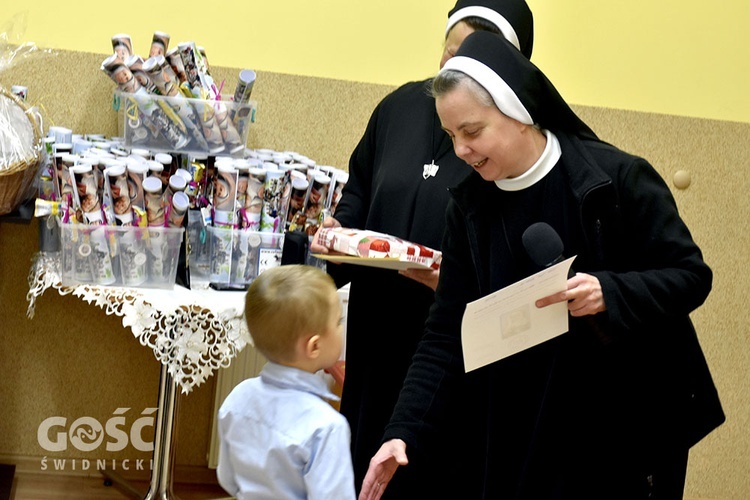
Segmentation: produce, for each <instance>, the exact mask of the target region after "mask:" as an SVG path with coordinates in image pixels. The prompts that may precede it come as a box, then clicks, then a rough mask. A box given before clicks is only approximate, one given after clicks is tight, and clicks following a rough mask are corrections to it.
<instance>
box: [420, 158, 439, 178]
mask: <svg viewBox="0 0 750 500" xmlns="http://www.w3.org/2000/svg"><path fill="white" fill-rule="evenodd" d="M439 168H440V166H439V165H435V160H432V161H431V162H430V163H429V164H427V163H425V164H424V170H423V171H422V178H423V179H424V180H427V178H428V177H435V174H437V171H438V169H439Z"/></svg>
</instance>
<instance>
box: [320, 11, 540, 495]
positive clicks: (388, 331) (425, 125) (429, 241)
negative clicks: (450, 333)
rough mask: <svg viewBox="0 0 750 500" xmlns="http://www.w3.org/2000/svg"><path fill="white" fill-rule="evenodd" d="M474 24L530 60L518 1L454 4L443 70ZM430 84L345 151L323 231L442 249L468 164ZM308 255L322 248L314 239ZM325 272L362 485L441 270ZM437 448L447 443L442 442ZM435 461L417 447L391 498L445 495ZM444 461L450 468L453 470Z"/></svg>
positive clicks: (529, 38) (529, 25) (393, 102)
mask: <svg viewBox="0 0 750 500" xmlns="http://www.w3.org/2000/svg"><path fill="white" fill-rule="evenodd" d="M477 30H487V31H493V32H496V33H499V34H502V35H503V36H504V37H506V38H508V39H509V40H510V43H511V44H512V46H513V47H514V50H517V51H518V52H519V54H523V55H522V57H530V56H531V52H532V45H533V39H534V37H533V17H532V13H531V10H530V9H529V7H528V5H527V4H526V2H525V1H524V0H459V1H458V2H457V3H456V5H455V6H454V8H453V9H451V11H450V12H449V13H448V21H447V23H446V27H445V36H446V40H445V48H444V53H443V56H442V60H441V66H442V65H443V64H444V63H445V61H446V60H448V59H449V58H450V57H451V56H453V54H454V53H455V51H456V50H457V48H458V46H459V45H460V43H461V42H462V41H463V39H464V38H465V37H466V34H467V33H469V32H473V31H477ZM430 84H431V80H423V81H417V82H410V83H407V84H405V85H402V86H401V87H399V88H398V89H396V90H394V91H393V92H392V93H390V94H389V95H387V96H386V97H385V98H384V99H383V100H382V101H381V102H380V103H379V104H378V106H377V108H376V109H375V110H374V111H373V113H372V116H371V117H370V120H369V123H368V125H367V129H366V131H365V133H364V135H363V137H362V139H361V140H360V142H359V144H358V145H357V147H356V149H355V150H354V152H353V153H352V155H351V159H350V161H349V180H348V182H347V184H346V187H345V188H344V190H343V194H342V198H341V201H340V202H339V204H338V205H337V207H336V211H335V213H334V214H333V217H331V218H328V219H326V220H325V221H324V223H323V225H324V226H325V227H329V226H344V227H350V228H358V229H369V230H373V231H378V232H382V233H387V234H391V235H393V236H396V237H398V238H402V239H405V240H408V241H412V242H415V243H419V244H422V245H425V246H428V247H431V248H436V249H438V248H439V247H440V241H441V238H442V235H443V227H444V224H443V222H444V213H445V207H446V205H447V203H448V188H449V187H451V186H455V185H456V184H458V183H459V182H460V181H461V180H462V179H463V178H464V177H466V176H467V175H468V174H469V173H471V168H470V167H469V166H468V165H466V163H464V162H463V161H461V160H460V159H458V158H457V157H456V155H455V154H454V153H453V148H452V146H451V141H450V138H449V137H448V136H447V135H446V134H445V132H443V130H442V129H441V128H440V120H439V118H438V116H437V113H436V111H435V100H434V99H433V98H432V96H431V93H430ZM311 251H313V252H325V251H326V249H325V248H323V247H321V246H319V245H316V242H315V241H313V244H312V246H311ZM328 271H329V273H330V274H331V275H332V276H334V278H336V281H337V283H338V284H339V286H341V285H344V284H345V283H347V282H351V287H350V296H349V305H348V313H347V338H346V378H345V383H344V387H343V394H342V399H341V413H342V414H343V415H344V416H345V417H346V418H347V420H348V421H349V424H350V426H351V430H352V443H351V448H352V458H353V463H354V472H355V481H356V486H357V488H358V489H359V487H360V485H361V482H362V480H363V479H364V475H365V472H366V471H367V467H368V465H369V460H370V458H371V457H372V455H373V454H374V453H375V452H376V451H377V450H378V447H379V446H380V444H381V438H382V435H383V431H384V430H385V426H386V424H387V423H388V420H389V418H390V416H391V413H392V412H393V406H394V405H395V403H396V399H397V398H398V394H399V391H400V390H401V386H402V384H403V380H404V377H405V375H406V370H407V369H408V367H409V364H410V363H411V359H412V356H413V355H414V351H415V349H416V346H417V342H419V338H420V337H421V333H422V330H423V328H424V322H425V319H426V318H427V313H428V311H429V308H430V306H431V305H432V303H433V300H434V288H435V286H436V285H437V275H438V273H437V272H435V273H432V272H430V271H415V272H412V273H403V274H400V273H398V272H397V271H393V270H383V269H375V268H365V267H357V266H350V265H333V264H329V265H328ZM420 273H421V274H420ZM456 410H457V412H460V411H461V409H460V408H457V409H456ZM457 418H460V415H458V416H457ZM455 425H457V424H455ZM459 441H460V440H459ZM443 444H444V445H445V446H449V444H448V443H447V441H445V442H444V443H443ZM457 445H460V443H457ZM435 459H436V457H430V456H429V455H428V454H427V455H426V454H422V453H419V454H417V453H415V454H414V455H413V456H412V467H411V468H410V469H409V470H403V471H400V472H399V474H398V475H397V476H396V477H395V478H394V484H393V485H392V487H391V489H390V490H389V496H390V497H391V498H405V499H413V498H435V496H434V495H433V493H432V490H431V489H430V488H435V490H436V491H437V493H435V494H438V495H441V496H446V497H450V494H449V493H448V492H447V491H446V489H445V487H444V486H443V485H439V484H437V483H434V482H432V478H433V477H434V475H435V474H437V475H440V474H441V473H442V472H441V471H440V470H438V469H436V468H435V465H434V462H433V463H431V461H433V460H435ZM428 464H429V465H428ZM439 464H440V462H438V465H439ZM443 465H445V467H446V469H447V470H448V471H449V470H452V469H453V468H454V466H453V465H452V464H443ZM438 498H440V497H438Z"/></svg>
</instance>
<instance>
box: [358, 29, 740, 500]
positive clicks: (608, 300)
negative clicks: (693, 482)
mask: <svg viewBox="0 0 750 500" xmlns="http://www.w3.org/2000/svg"><path fill="white" fill-rule="evenodd" d="M433 95H434V97H435V102H436V108H437V112H438V115H439V117H440V123H441V126H442V128H443V129H444V130H445V131H446V132H447V134H448V135H449V136H450V137H451V139H452V141H453V147H454V150H455V153H456V155H457V156H458V157H459V158H461V159H462V160H463V161H464V162H466V164H468V165H469V166H471V168H472V169H473V172H472V173H471V174H470V175H469V176H468V177H467V178H466V179H465V180H464V181H463V182H461V183H460V184H459V185H458V186H457V187H455V188H454V189H452V190H451V200H450V201H449V203H448V208H447V212H446V217H445V225H446V231H445V236H444V238H443V243H442V251H443V261H442V267H441V272H440V279H439V283H438V286H437V291H436V297H435V306H433V308H432V309H431V310H430V314H429V318H428V320H427V322H426V326H425V331H424V336H423V337H422V339H421V341H420V343H419V345H418V347H417V351H416V354H415V356H414V359H413V362H412V364H411V366H410V368H409V371H408V374H407V377H406V380H405V382H404V387H403V389H402V391H401V394H400V396H399V400H398V402H397V404H396V406H395V410H394V413H393V416H392V418H391V420H390V423H389V425H388V426H387V428H386V431H385V434H384V439H383V442H384V444H383V445H382V447H381V448H380V450H379V451H378V452H377V453H376V454H375V456H374V457H373V459H372V461H371V464H370V468H369V470H368V473H367V475H366V478H365V480H364V483H363V487H362V495H361V496H360V498H361V499H370V498H380V496H381V495H382V494H383V492H384V491H387V488H388V484H389V481H390V480H391V477H392V475H393V473H394V471H395V470H397V469H398V468H399V467H404V468H408V467H409V461H410V457H411V455H413V454H416V453H419V452H420V450H422V449H425V448H432V449H439V448H440V442H441V441H442V440H443V439H444V438H446V437H447V436H450V435H452V434H455V433H459V434H460V435H461V436H462V438H463V439H464V440H465V441H466V443H467V446H469V447H470V448H469V450H470V451H469V452H467V453H466V454H465V455H462V456H444V457H443V459H444V460H446V461H454V462H456V463H462V464H463V467H462V468H461V470H460V473H459V471H458V470H457V474H456V475H453V476H447V477H439V478H437V477H436V478H435V480H436V481H440V482H444V483H452V482H458V483H459V484H463V485H465V486H466V495H465V496H463V498H467V499H480V498H481V499H499V498H503V499H504V498H509V499H534V500H539V499H571V500H572V499H575V500H580V499H608V500H611V499H628V500H633V499H679V498H682V494H683V488H684V482H685V473H686V469H687V462H688V452H689V450H690V447H691V446H693V445H694V444H696V443H697V442H698V441H700V440H701V439H702V438H704V437H705V436H706V435H707V434H708V433H710V432H711V431H712V430H713V429H715V428H716V427H718V426H719V425H720V424H721V423H723V422H724V419H725V417H724V413H723V410H722V407H721V403H720V400H719V397H718V394H717V391H716V388H715V386H714V383H713V381H712V377H711V374H710V371H709V368H708V366H707V363H706V360H705V358H704V355H703V352H702V350H701V347H700V345H699V342H698V338H697V336H696V332H695V329H694V328H693V325H692V323H691V321H690V318H689V314H690V313H691V312H692V311H694V310H695V309H696V308H698V307H700V306H701V305H702V304H703V302H704V301H705V300H706V298H707V296H708V294H709V292H710V290H711V285H712V278H713V275H712V271H711V269H710V268H709V267H708V265H706V263H705V262H704V261H703V257H702V253H701V250H700V248H699V247H698V245H697V244H696V243H695V241H693V239H692V237H691V233H690V231H689V229H688V227H687V226H686V225H685V223H684V221H683V220H682V219H681V218H680V214H679V213H678V209H677V206H676V203H675V200H674V198H673V197H672V194H671V192H670V190H669V188H668V186H667V185H666V183H665V182H664V181H663V179H662V178H661V177H660V175H659V174H658V172H657V171H656V170H655V169H654V168H653V167H652V165H650V164H649V162H648V161H647V160H645V159H643V158H640V157H637V156H634V155H631V154H628V153H626V152H624V151H621V150H620V149H618V148H616V147H614V146H612V145H610V144H607V143H606V142H604V141H602V140H599V139H598V138H597V136H596V134H595V133H594V132H593V131H592V130H591V128H590V127H588V126H587V125H586V124H585V123H584V122H583V121H582V120H581V119H580V118H579V117H578V116H576V114H575V113H574V112H573V110H572V109H571V108H570V107H569V106H568V104H566V102H565V101H564V100H563V98H562V97H561V96H560V94H559V93H558V92H557V90H555V88H554V86H553V85H552V83H551V82H550V81H549V80H548V79H547V78H546V77H545V75H544V74H543V73H542V72H541V71H540V70H539V69H538V68H537V67H536V66H535V65H534V64H532V63H531V62H530V61H529V60H528V59H527V58H525V57H523V56H522V55H521V54H520V53H519V52H518V51H517V50H515V48H514V47H513V46H512V45H511V44H509V43H508V42H507V41H506V40H505V39H503V38H501V37H498V36H496V35H493V34H491V33H483V32H477V33H473V34H470V35H469V36H468V37H467V38H466V40H465V41H464V42H463V44H462V45H461V47H460V48H459V49H458V51H457V52H456V54H455V56H454V57H452V58H451V59H450V60H448V61H447V62H446V63H445V65H444V66H443V68H442V69H441V71H440V73H439V74H438V76H437V77H436V78H435V79H434V81H433ZM540 224H541V225H542V226H541V227H545V228H547V231H546V232H544V233H542V235H541V236H536V237H535V238H531V239H529V238H525V236H524V235H525V234H526V235H528V234H529V233H527V230H530V228H531V227H532V226H533V227H540V226H539V225H540ZM525 242H526V244H524V243H525ZM550 242H552V243H551V244H550ZM538 247H551V248H557V250H554V251H553V252H552V253H551V254H548V256H547V257H546V258H541V259H540V258H539V255H538V252H537V250H538V249H539V248H538ZM561 257H565V258H568V257H575V259H574V261H573V269H574V271H575V272H574V273H572V275H571V276H570V277H569V278H568V279H567V283H566V289H565V290H564V291H562V292H560V293H557V294H555V295H551V296H549V297H545V298H542V299H539V300H537V301H536V302H535V303H533V304H530V306H531V307H537V308H541V307H548V306H550V305H552V304H557V303H565V304H567V313H568V316H569V317H568V331H567V332H565V333H563V334H562V335H559V336H556V337H553V338H552V339H551V340H548V341H546V342H542V343H540V344H537V345H536V346H534V347H530V348H528V349H526V350H523V351H521V352H519V353H517V354H515V355H512V356H510V357H507V358H504V359H501V360H498V361H495V362H493V363H490V364H487V365H485V366H482V367H481V368H478V369H475V370H471V371H469V372H468V373H466V371H465V367H464V362H463V359H464V358H463V351H462V344H461V322H462V317H463V313H464V310H465V308H466V305H467V304H468V303H469V302H472V301H475V300H477V299H480V298H482V297H484V296H487V295H488V294H491V293H493V292H495V291H497V290H499V289H502V288H504V287H506V286H508V285H511V284H513V283H516V282H518V281H519V280H522V279H524V278H526V277H528V276H530V275H532V274H534V273H536V272H537V271H539V270H541V269H543V268H544V267H545V266H546V265H547V264H549V263H550V262H554V261H556V260H559V258H561ZM500 327H501V326H500V321H498V322H497V326H496V327H493V329H494V330H495V332H494V333H497V329H498V328H500ZM466 385H468V386H469V387H471V388H472V403H471V405H470V406H468V407H465V408H464V411H465V412H466V413H467V414H468V415H471V418H473V421H470V422H469V424H468V425H467V426H466V427H465V428H461V429H456V428H451V427H447V426H445V425H444V421H443V418H444V414H445V412H446V411H447V410H448V409H449V408H451V407H453V406H454V405H455V404H456V403H457V402H458V401H460V397H461V396H462V392H463V389H461V388H462V386H466Z"/></svg>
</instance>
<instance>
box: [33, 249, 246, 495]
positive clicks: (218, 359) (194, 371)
mask: <svg viewBox="0 0 750 500" xmlns="http://www.w3.org/2000/svg"><path fill="white" fill-rule="evenodd" d="M49 288H52V289H54V290H57V291H58V292H59V293H60V295H68V294H72V295H74V296H76V297H79V298H80V299H81V300H83V301H85V302H87V303H89V304H92V305H95V306H97V307H99V308H101V309H103V310H104V311H105V312H106V313H107V314H108V315H112V314H115V315H117V316H120V317H122V324H123V327H125V328H129V329H130V330H131V331H132V333H133V335H134V336H135V338H136V339H138V341H139V342H140V343H141V345H143V346H145V347H149V348H151V349H152V350H153V352H154V355H155V356H156V358H157V359H158V360H159V361H160V363H161V371H160V377H159V400H158V405H157V407H158V410H157V415H156V421H155V434H154V452H153V470H152V473H151V482H150V487H149V491H148V493H147V494H146V497H145V498H146V499H148V500H151V499H163V500H166V499H171V498H174V493H173V492H172V469H173V463H172V459H173V456H174V453H173V452H174V446H173V442H172V434H173V430H174V422H175V417H176V413H177V397H176V396H177V388H178V387H179V388H180V390H181V391H182V393H183V394H187V393H189V392H190V391H191V390H192V389H193V388H194V387H197V386H199V385H200V384H202V383H203V382H205V381H206V380H207V379H208V378H209V377H210V376H211V375H212V374H213V373H214V372H215V371H216V370H217V369H219V368H222V367H226V366H229V364H230V363H231V360H232V359H233V358H234V357H235V356H236V355H237V353H238V352H239V351H241V350H242V349H243V348H244V347H245V346H246V345H247V344H249V343H251V339H250V334H249V332H248V331H247V326H246V324H245V322H244V320H243V315H244V309H245V293H244V292H229V291H221V292H219V291H215V290H212V289H209V288H205V289H204V288H200V289H193V290H191V289H187V288H184V287H182V286H175V287H174V289H173V290H164V289H148V288H125V287H100V286H95V285H78V286H73V287H65V286H62V284H61V281H60V256H59V253H57V252H39V253H37V254H36V255H35V256H34V259H33V263H32V266H31V270H30V271H29V292H28V294H27V300H28V303H29V306H28V309H27V311H26V314H27V316H28V317H29V318H33V316H34V309H35V306H36V299H37V298H38V297H40V296H41V295H42V294H43V293H44V292H45V291H46V290H47V289H49ZM103 473H104V472H103ZM104 474H105V477H107V478H108V479H110V480H112V481H113V482H117V483H119V484H121V485H123V486H126V487H127V485H126V484H123V483H124V481H123V480H122V478H120V477H118V475H117V474H115V473H114V472H112V471H107V472H106V473H104Z"/></svg>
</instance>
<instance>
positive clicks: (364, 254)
mask: <svg viewBox="0 0 750 500" xmlns="http://www.w3.org/2000/svg"><path fill="white" fill-rule="evenodd" d="M318 242H319V243H320V244H321V245H323V246H325V247H326V248H328V249H329V250H333V251H335V252H340V253H342V254H345V255H350V256H353V257H361V258H364V259H392V260H394V259H395V260H398V261H400V262H412V263H415V264H420V266H424V267H429V268H432V269H439V268H440V261H441V260H442V253H441V252H440V251H439V250H434V249H432V248H429V247H426V246H424V245H420V244H418V243H412V242H410V241H406V240H402V239H401V238H396V237H395V236H391V235H389V234H384V233H378V232H376V231H369V230H366V229H351V228H345V227H330V228H323V229H321V230H320V231H319V235H318Z"/></svg>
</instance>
